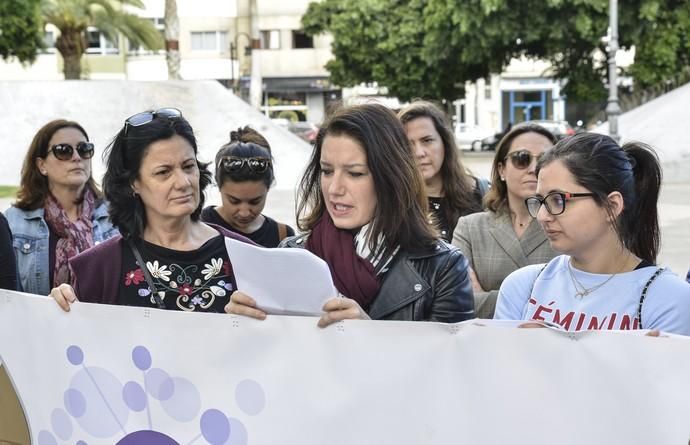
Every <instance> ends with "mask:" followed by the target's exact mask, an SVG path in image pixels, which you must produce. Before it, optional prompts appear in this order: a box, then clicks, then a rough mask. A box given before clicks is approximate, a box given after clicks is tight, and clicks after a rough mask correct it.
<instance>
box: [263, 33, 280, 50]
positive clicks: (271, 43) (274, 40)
mask: <svg viewBox="0 0 690 445" xmlns="http://www.w3.org/2000/svg"><path fill="white" fill-rule="evenodd" d="M261 49H280V31H279V30H277V29H268V30H264V31H261Z"/></svg>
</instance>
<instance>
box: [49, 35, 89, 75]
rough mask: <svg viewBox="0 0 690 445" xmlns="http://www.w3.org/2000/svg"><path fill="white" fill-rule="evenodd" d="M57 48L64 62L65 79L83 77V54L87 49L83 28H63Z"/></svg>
mask: <svg viewBox="0 0 690 445" xmlns="http://www.w3.org/2000/svg"><path fill="white" fill-rule="evenodd" d="M55 48H57V50H58V51H59V52H60V55H61V56H62V59H63V62H64V68H63V73H64V74H65V79H81V56H82V54H84V51H85V50H86V41H85V38H84V35H83V34H82V30H79V29H73V28H72V29H61V30H60V37H58V38H57V40H56V41H55Z"/></svg>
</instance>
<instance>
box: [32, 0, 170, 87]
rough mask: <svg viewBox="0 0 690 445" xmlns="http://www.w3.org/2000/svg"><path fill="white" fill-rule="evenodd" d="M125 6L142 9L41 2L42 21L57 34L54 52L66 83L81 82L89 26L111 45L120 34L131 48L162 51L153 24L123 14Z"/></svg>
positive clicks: (79, 0)
mask: <svg viewBox="0 0 690 445" xmlns="http://www.w3.org/2000/svg"><path fill="white" fill-rule="evenodd" d="M124 5H130V6H134V7H136V8H143V7H144V4H143V3H142V2H141V0H42V4H41V13H42V16H43V20H44V21H45V22H46V23H51V24H52V25H54V26H55V27H56V28H57V29H58V30H59V31H60V36H59V37H58V38H57V40H56V41H55V48H57V50H58V51H59V52H60V55H62V58H63V60H64V73H65V79H79V78H81V56H82V55H83V54H84V52H86V48H87V40H86V29H87V28H88V27H89V26H94V27H96V28H98V30H99V31H100V32H102V33H103V34H104V35H105V37H106V38H108V39H109V40H110V41H113V42H115V41H117V36H118V33H122V34H124V36H125V37H127V39H129V41H130V42H131V43H132V44H134V45H141V46H144V47H146V48H149V49H160V48H162V46H163V42H162V38H161V35H160V33H159V32H158V31H157V30H156V28H155V26H154V25H153V23H152V22H151V21H149V20H147V19H144V18H141V17H138V16H136V15H134V14H130V13H128V12H125V11H124V10H123V6H124Z"/></svg>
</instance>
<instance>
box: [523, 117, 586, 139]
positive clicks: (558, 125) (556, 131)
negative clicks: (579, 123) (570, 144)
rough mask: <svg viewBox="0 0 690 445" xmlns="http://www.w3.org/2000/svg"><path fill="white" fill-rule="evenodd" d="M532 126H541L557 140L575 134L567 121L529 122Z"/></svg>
mask: <svg viewBox="0 0 690 445" xmlns="http://www.w3.org/2000/svg"><path fill="white" fill-rule="evenodd" d="M530 122H531V123H533V124H537V125H541V126H542V127H544V128H546V129H547V130H549V131H550V132H551V134H553V135H554V136H556V138H557V139H559V140H560V139H563V138H564V137H566V136H572V135H574V134H575V129H574V128H573V127H571V126H570V124H569V123H568V121H530Z"/></svg>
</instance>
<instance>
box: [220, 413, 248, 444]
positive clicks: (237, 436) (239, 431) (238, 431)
mask: <svg viewBox="0 0 690 445" xmlns="http://www.w3.org/2000/svg"><path fill="white" fill-rule="evenodd" d="M228 421H229V422H230V440H229V441H228V442H226V444H224V445H247V442H249V435H248V434H247V428H245V427H244V424H243V423H242V422H240V421H239V420H237V419H235V418H233V417H230V418H229V419H228Z"/></svg>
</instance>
